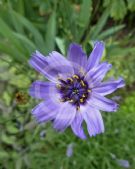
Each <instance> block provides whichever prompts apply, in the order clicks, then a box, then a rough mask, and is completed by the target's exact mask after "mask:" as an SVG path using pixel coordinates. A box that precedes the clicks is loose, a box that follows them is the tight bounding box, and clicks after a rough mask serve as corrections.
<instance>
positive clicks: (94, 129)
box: [82, 105, 104, 136]
mask: <svg viewBox="0 0 135 169" xmlns="http://www.w3.org/2000/svg"><path fill="white" fill-rule="evenodd" d="M86 107H87V108H86ZM82 116H83V118H84V120H85V122H86V124H87V129H88V133H89V135H90V136H96V134H100V133H103V132H104V123H103V119H102V116H101V113H100V112H99V110H97V109H95V108H92V107H91V106H89V105H87V106H85V109H84V110H83V113H82Z"/></svg>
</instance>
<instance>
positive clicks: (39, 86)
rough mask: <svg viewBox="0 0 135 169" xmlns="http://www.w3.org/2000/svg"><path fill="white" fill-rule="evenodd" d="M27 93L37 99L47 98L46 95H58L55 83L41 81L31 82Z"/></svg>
mask: <svg viewBox="0 0 135 169" xmlns="http://www.w3.org/2000/svg"><path fill="white" fill-rule="evenodd" d="M29 94H30V95H31V96H32V97H35V98H39V99H48V97H54V96H55V97H56V96H57V95H58V93H57V89H56V84H55V83H52V82H42V81H35V82H34V83H32V85H31V87H30V89H29Z"/></svg>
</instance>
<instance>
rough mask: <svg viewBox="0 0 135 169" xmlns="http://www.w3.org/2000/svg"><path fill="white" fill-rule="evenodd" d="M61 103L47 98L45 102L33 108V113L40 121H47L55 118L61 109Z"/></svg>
mask: <svg viewBox="0 0 135 169" xmlns="http://www.w3.org/2000/svg"><path fill="white" fill-rule="evenodd" d="M60 106H61V105H59V104H55V103H54V102H52V100H50V99H47V100H46V101H44V102H41V103H40V104H39V105H37V106H36V107H35V108H34V109H33V110H32V114H33V116H34V117H35V118H36V120H37V121H38V122H39V123H42V122H47V121H50V120H53V119H54V118H55V117H56V115H57V113H58V112H59V109H60Z"/></svg>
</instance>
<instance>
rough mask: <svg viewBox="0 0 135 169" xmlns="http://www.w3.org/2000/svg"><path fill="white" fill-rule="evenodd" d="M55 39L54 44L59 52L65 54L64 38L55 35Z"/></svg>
mask: <svg viewBox="0 0 135 169" xmlns="http://www.w3.org/2000/svg"><path fill="white" fill-rule="evenodd" d="M55 40H56V44H57V46H58V48H59V50H60V51H61V53H62V54H63V55H65V54H66V51H65V41H64V39H61V38H58V37H56V39H55Z"/></svg>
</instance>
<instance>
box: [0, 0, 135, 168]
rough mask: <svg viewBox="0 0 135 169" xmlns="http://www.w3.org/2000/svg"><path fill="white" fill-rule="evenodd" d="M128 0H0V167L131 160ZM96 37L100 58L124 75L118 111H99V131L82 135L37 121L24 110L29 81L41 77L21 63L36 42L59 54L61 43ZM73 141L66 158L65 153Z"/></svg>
mask: <svg viewBox="0 0 135 169" xmlns="http://www.w3.org/2000/svg"><path fill="white" fill-rule="evenodd" d="M134 10H135V0H117V1H115V0H114V1H113V0H103V1H100V0H98V1H96V2H95V1H94V0H74V1H73V0H69V1H66V0H60V1H57V0H56V1H54V0H46V1H45V0H29V1H27V0H12V1H11V0H1V1H0V94H1V99H0V135H1V137H0V168H6V169H14V168H16V169H21V168H22V169H23V168H30V169H38V168H39V169H40V168H54V169H57V168H64V169H68V168H78V169H82V168H86V169H87V168H95V169H96V168H100V169H105V168H107V169H108V168H110V169H111V168H112V169H113V168H114V167H115V168H118V169H120V168H122V167H121V166H120V164H119V163H118V160H119V159H123V160H127V161H128V162H129V164H130V166H131V168H134V167H135V158H134V154H135V149H134V139H133V138H134V133H135V132H134V128H135V121H134V116H135V115H134V111H135V106H134V99H135V92H134V84H135V80H134V74H135V56H134V53H135V47H134V44H135V39H134V33H135V30H134V19H135V15H134ZM96 40H103V41H104V42H105V44H106V50H105V52H104V57H103V60H108V61H110V62H111V63H112V64H113V66H114V69H113V71H111V72H110V73H109V74H110V75H112V76H115V77H117V76H118V75H119V74H121V76H123V77H124V78H125V80H126V87H125V89H123V90H121V91H120V92H117V95H120V96H121V97H116V98H115V97H114V96H115V95H116V93H115V94H114V95H112V96H110V97H113V98H114V99H117V100H118V102H119V103H120V105H121V106H120V110H119V111H118V112H117V113H116V114H105V113H103V115H104V121H105V126H106V132H105V134H104V135H99V136H97V137H95V138H90V139H89V140H88V141H87V142H84V141H81V140H79V139H77V138H76V137H75V136H74V135H73V134H72V132H71V131H70V129H68V130H67V131H66V132H65V133H64V134H59V133H56V132H55V131H53V130H52V129H51V127H50V124H47V125H39V126H37V125H36V124H35V122H34V119H33V118H32V117H31V115H30V111H31V109H32V108H33V107H34V105H35V104H36V103H35V100H34V99H32V98H30V97H29V96H28V88H29V85H30V84H31V82H32V81H33V80H35V79H42V77H41V76H40V75H39V74H37V73H36V72H34V71H33V70H32V69H31V68H30V67H29V65H28V59H29V57H30V55H31V54H32V52H34V51H35V50H36V49H38V50H40V51H41V52H42V53H44V54H45V55H47V54H48V53H49V52H51V51H52V50H54V49H55V50H57V51H59V52H61V53H62V54H64V55H65V56H66V50H67V48H68V45H69V43H71V42H73V41H75V42H77V43H80V44H82V46H83V48H84V50H85V51H86V52H87V53H89V52H90V51H91V50H92V46H93V43H94V42H95V41H96ZM70 143H74V150H73V155H72V157H70V158H68V157H67V156H66V149H67V147H68V144H70Z"/></svg>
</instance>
